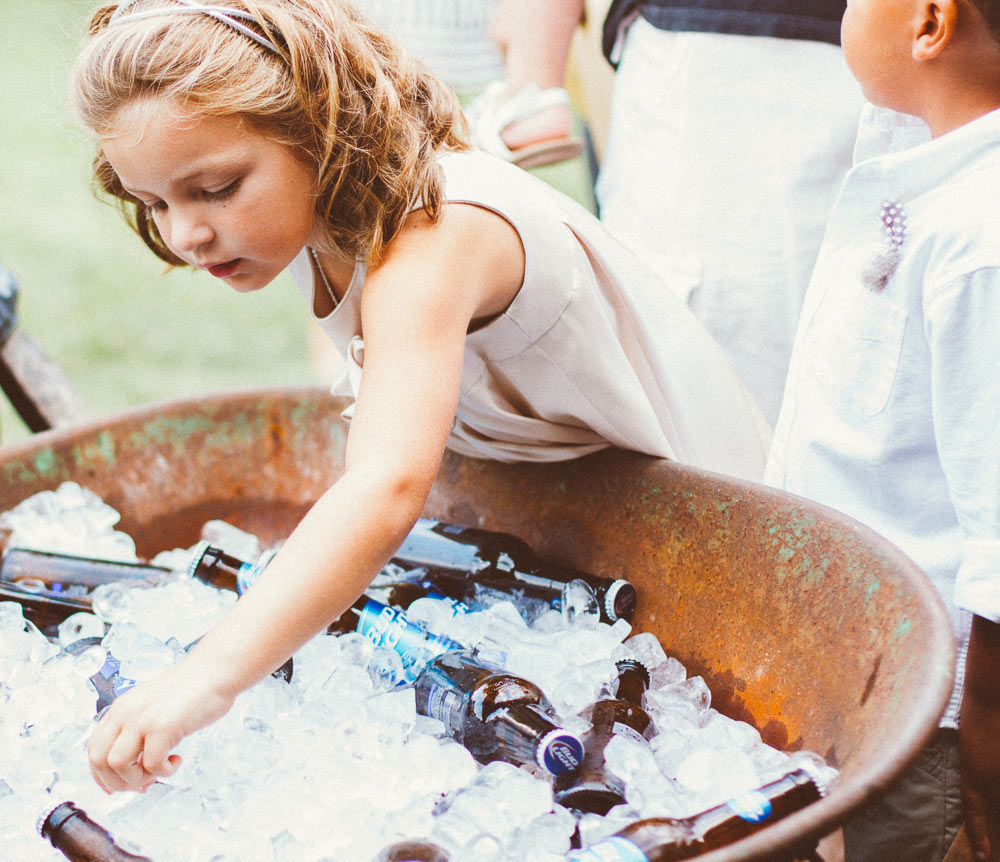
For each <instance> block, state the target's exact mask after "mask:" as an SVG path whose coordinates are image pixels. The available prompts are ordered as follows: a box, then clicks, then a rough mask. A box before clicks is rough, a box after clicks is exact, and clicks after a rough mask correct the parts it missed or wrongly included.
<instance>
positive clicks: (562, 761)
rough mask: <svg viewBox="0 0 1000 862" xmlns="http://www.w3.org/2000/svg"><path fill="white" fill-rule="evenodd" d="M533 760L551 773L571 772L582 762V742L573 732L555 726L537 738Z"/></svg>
mask: <svg viewBox="0 0 1000 862" xmlns="http://www.w3.org/2000/svg"><path fill="white" fill-rule="evenodd" d="M535 761H536V762H537V763H538V765H539V766H540V767H542V769H544V770H545V771H546V772H548V773H550V774H552V775H563V774H565V773H567V772H572V771H573V770H575V769H578V768H579V766H580V764H581V763H582V762H583V743H582V742H581V741H580V737H578V736H577V735H576V734H575V733H571V732H570V731H568V730H565V729H564V728H562V727H557V728H555V729H554V730H550V731H549V732H548V733H547V734H545V736H543V737H542V738H541V739H540V740H539V742H538V746H537V748H536V749H535Z"/></svg>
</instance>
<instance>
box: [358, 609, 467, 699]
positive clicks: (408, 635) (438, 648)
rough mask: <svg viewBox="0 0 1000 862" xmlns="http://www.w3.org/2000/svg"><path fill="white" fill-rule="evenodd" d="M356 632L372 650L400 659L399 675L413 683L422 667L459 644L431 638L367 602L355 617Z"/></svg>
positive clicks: (389, 611) (396, 614)
mask: <svg viewBox="0 0 1000 862" xmlns="http://www.w3.org/2000/svg"><path fill="white" fill-rule="evenodd" d="M357 631H358V632H359V633H360V634H363V635H364V636H365V637H366V638H368V640H370V641H371V642H372V643H373V644H374V645H375V646H376V647H386V648H387V649H391V650H392V651H393V652H395V653H396V654H397V655H398V656H399V657H400V658H401V659H402V660H403V674H404V677H405V679H406V681H407V682H413V681H414V680H415V679H416V678H417V676H418V675H419V674H420V671H421V670H422V669H423V666H424V665H425V664H426V663H427V661H429V660H430V659H431V658H433V657H434V656H437V655H440V654H441V653H443V652H445V651H446V650H450V649H461V648H462V645H461V644H459V643H457V642H455V641H453V640H451V639H450V638H446V637H443V636H441V635H434V634H431V633H430V632H427V631H425V630H424V629H422V628H420V627H419V626H415V625H413V623H411V622H410V621H409V620H408V619H407V618H406V617H405V616H404V615H403V612H402V611H397V610H396V609H395V608H390V607H389V606H388V605H383V604H382V603H381V602H376V601H374V600H370V601H369V602H368V603H367V604H366V605H365V606H364V608H362V610H361V613H360V615H359V617H358V628H357Z"/></svg>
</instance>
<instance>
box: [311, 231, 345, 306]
mask: <svg viewBox="0 0 1000 862" xmlns="http://www.w3.org/2000/svg"><path fill="white" fill-rule="evenodd" d="M308 249H309V256H310V257H311V258H312V262H313V265H314V266H315V267H316V271H317V272H318V273H319V279H320V281H322V282H323V287H325V288H326V292H327V293H328V294H329V296H330V302H332V303H333V307H334V308H336V307H337V302H338V300H337V294H335V293H334V292H333V285H332V284H330V279H328V278H327V277H326V273H325V272H324V271H323V267H322V266H320V263H319V257H317V255H316V249H314V248H313V247H312V246H311V245H310V246H308Z"/></svg>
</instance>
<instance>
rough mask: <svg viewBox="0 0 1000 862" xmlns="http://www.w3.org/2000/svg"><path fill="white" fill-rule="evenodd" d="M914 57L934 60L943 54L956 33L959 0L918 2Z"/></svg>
mask: <svg viewBox="0 0 1000 862" xmlns="http://www.w3.org/2000/svg"><path fill="white" fill-rule="evenodd" d="M918 10H919V11H918V17H917V25H918V26H917V29H916V35H915V38H914V40H913V59H914V60H917V61H920V60H933V59H935V58H936V57H939V56H940V55H941V52H942V51H943V50H944V49H945V46H946V45H947V44H948V43H949V42H950V41H951V40H952V37H953V36H954V35H955V28H956V26H957V24H958V2H957V0H921V2H920V3H919V4H918Z"/></svg>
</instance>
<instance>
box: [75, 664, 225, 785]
mask: <svg viewBox="0 0 1000 862" xmlns="http://www.w3.org/2000/svg"><path fill="white" fill-rule="evenodd" d="M234 698H235V695H232V694H226V693H224V691H223V689H222V687H221V686H219V685H218V684H216V682H215V680H214V679H213V677H212V676H211V675H209V674H207V673H205V672H204V671H202V670H201V669H200V668H199V667H198V665H197V663H196V662H195V661H192V660H191V658H190V657H186V658H184V659H182V660H181V661H180V662H179V663H178V664H177V665H176V666H174V667H173V668H171V669H170V670H169V671H167V672H166V673H164V674H162V675H160V676H158V677H156V678H155V679H152V680H150V681H148V682H144V683H141V684H139V685H137V686H136V687H135V688H133V689H131V690H129V691H127V692H125V693H124V694H123V695H121V696H120V697H119V698H118V699H117V700H116V701H115V702H114V703H112V704H111V706H110V707H109V708H108V710H107V711H106V712H105V713H104V715H103V716H102V717H101V719H100V721H99V722H98V723H97V727H96V728H95V729H94V732H93V733H92V734H91V737H90V742H89V743H88V745H87V752H88V755H89V757H90V771H91V774H92V775H93V776H94V780H95V781H96V782H97V783H98V784H99V785H100V786H101V788H102V789H103V790H104V791H105V792H106V793H113V792H114V791H116V790H138V791H144V790H146V788H148V787H149V785H151V784H152V783H153V782H155V781H156V780H157V779H158V778H165V777H167V776H169V775H172V774H173V773H174V772H175V771H176V769H177V767H178V766H180V763H181V758H180V757H179V756H178V755H176V754H171V753H170V751H171V749H173V748H174V747H175V746H176V745H177V744H178V743H179V742H180V741H181V740H182V739H183V738H184V737H185V736H187V735H188V734H190V733H193V732H194V731H195V730H198V729H199V728H201V727H204V726H205V725H207V724H210V723H211V722H213V721H215V720H216V719H218V718H221V717H222V716H223V715H225V713H226V712H227V711H228V710H229V707H230V706H232V703H233V700H234Z"/></svg>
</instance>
